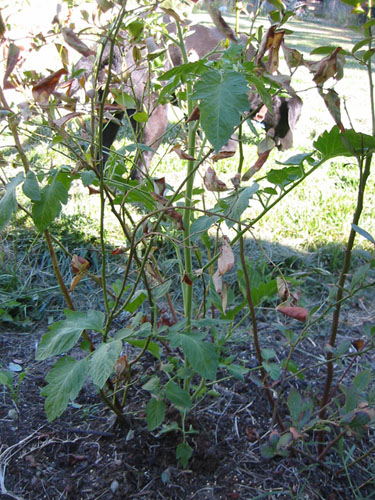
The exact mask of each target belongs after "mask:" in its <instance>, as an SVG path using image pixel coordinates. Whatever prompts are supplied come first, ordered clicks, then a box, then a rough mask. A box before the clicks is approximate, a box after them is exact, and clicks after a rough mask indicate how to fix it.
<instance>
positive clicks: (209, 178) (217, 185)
mask: <svg viewBox="0 0 375 500" xmlns="http://www.w3.org/2000/svg"><path fill="white" fill-rule="evenodd" d="M203 182H204V185H205V186H206V189H207V190H208V191H214V192H217V193H220V192H222V191H227V190H228V187H227V185H226V184H225V182H223V181H221V180H220V179H219V178H218V177H217V175H216V172H215V170H214V169H213V168H211V167H208V169H207V170H206V173H205V174H204V177H203Z"/></svg>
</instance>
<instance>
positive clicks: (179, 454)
mask: <svg viewBox="0 0 375 500" xmlns="http://www.w3.org/2000/svg"><path fill="white" fill-rule="evenodd" d="M192 454H193V449H192V448H191V446H189V445H188V444H187V443H180V444H179V445H178V446H177V448H176V458H177V460H179V461H180V462H181V465H182V467H183V468H184V469H186V467H187V464H188V462H189V460H190V457H191V456H192Z"/></svg>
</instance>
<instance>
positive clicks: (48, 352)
mask: <svg viewBox="0 0 375 500" xmlns="http://www.w3.org/2000/svg"><path fill="white" fill-rule="evenodd" d="M64 312H65V316H66V319H65V320H62V321H58V322H57V323H54V324H53V325H51V326H50V327H49V332H48V333H46V334H45V335H43V337H42V340H41V342H40V344H39V346H38V349H37V351H36V355H35V359H37V360H38V361H41V360H43V359H47V358H49V357H50V356H55V355H56V354H61V353H62V352H67V351H68V350H69V349H71V348H72V347H73V346H74V345H75V344H76V343H77V341H78V339H79V338H80V336H81V335H82V332H83V330H95V331H98V332H101V333H103V324H104V319H105V318H104V314H103V313H102V312H100V311H93V310H89V311H85V312H81V311H69V310H65V311H64Z"/></svg>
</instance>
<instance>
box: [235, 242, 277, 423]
mask: <svg viewBox="0 0 375 500" xmlns="http://www.w3.org/2000/svg"><path fill="white" fill-rule="evenodd" d="M244 246H245V245H244V240H243V236H241V237H240V257H241V264H242V270H243V273H244V277H245V283H246V298H247V302H248V305H249V310H250V315H251V323H252V328H253V336H254V346H255V352H256V356H257V360H258V363H259V366H260V368H259V369H260V373H261V376H262V381H263V384H264V388H265V390H266V395H267V398H268V401H269V402H270V405H271V408H272V411H273V414H274V417H275V418H276V420H277V423H278V425H279V427H280V429H281V430H282V431H283V430H284V429H285V427H284V424H283V421H282V419H281V417H280V414H279V412H278V410H277V407H276V403H275V400H274V398H273V396H272V392H271V389H270V388H269V387H268V385H267V373H266V371H265V369H264V368H263V366H262V352H261V348H260V343H259V335H258V325H257V320H256V315H255V307H254V302H253V299H252V296H251V284H250V277H249V273H248V270H247V266H246V259H245V248H244Z"/></svg>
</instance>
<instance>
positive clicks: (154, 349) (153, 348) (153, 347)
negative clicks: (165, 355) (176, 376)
mask: <svg viewBox="0 0 375 500" xmlns="http://www.w3.org/2000/svg"><path fill="white" fill-rule="evenodd" d="M127 342H128V344H131V345H134V346H135V347H139V348H140V349H143V348H144V346H145V345H146V342H147V340H143V339H134V340H133V339H130V340H128V341H127ZM147 351H149V352H150V353H151V354H152V355H153V356H154V357H155V358H157V359H159V360H160V353H159V346H158V344H156V343H155V342H149V343H148V345H147Z"/></svg>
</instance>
